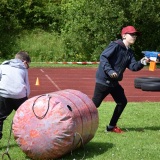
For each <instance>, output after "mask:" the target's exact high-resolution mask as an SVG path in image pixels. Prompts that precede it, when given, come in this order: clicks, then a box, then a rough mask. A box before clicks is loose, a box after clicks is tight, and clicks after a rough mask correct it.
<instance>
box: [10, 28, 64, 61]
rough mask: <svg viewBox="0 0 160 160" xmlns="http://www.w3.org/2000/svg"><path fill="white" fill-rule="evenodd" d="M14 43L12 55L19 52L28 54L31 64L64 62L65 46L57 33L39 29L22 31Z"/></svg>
mask: <svg viewBox="0 0 160 160" xmlns="http://www.w3.org/2000/svg"><path fill="white" fill-rule="evenodd" d="M18 37H19V38H16V41H15V46H16V47H15V48H13V49H12V50H14V53H17V52H18V51H19V50H25V51H27V52H29V54H30V56H31V57H32V61H33V62H41V61H42V62H43V61H59V60H60V61H61V60H65V57H66V54H65V46H64V44H63V41H62V40H61V39H60V38H59V35H58V34H57V33H48V32H45V31H43V30H40V29H36V30H33V31H31V32H28V31H23V32H22V33H21V34H20V35H19V36H18Z"/></svg>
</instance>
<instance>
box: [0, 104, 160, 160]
mask: <svg viewBox="0 0 160 160" xmlns="http://www.w3.org/2000/svg"><path fill="white" fill-rule="evenodd" d="M114 106H115V103H114V102H103V103H102V105H101V106H100V108H99V109H98V111H99V128H98V130H97V132H96V134H95V137H94V138H93V139H92V140H91V141H90V142H89V143H88V144H86V145H85V146H84V148H79V149H77V150H75V151H73V153H72V154H71V153H69V154H67V155H64V156H63V157H62V158H61V159H59V160H80V159H82V158H84V159H85V160H159V159H160V154H159V151H160V148H159V139H160V123H159V122H160V121H159V113H160V105H159V103H158V102H156V103H149V102H145V103H128V105H127V107H126V108H125V110H124V112H123V114H122V116H121V118H120V119H119V122H118V126H119V127H121V128H122V129H123V130H124V131H125V133H123V134H116V133H105V127H106V125H107V124H108V123H109V120H110V118H111V115H112V113H113V110H114ZM13 116H14V112H13V113H12V114H11V115H10V116H9V117H8V119H7V120H6V121H5V125H4V132H3V133H4V136H3V138H2V139H1V141H0V156H1V157H0V159H2V154H3V153H4V152H5V150H6V148H7V144H8V138H9V131H10V124H11V120H12V118H13ZM9 154H10V157H11V159H12V160H30V158H28V157H26V155H25V154H24V153H23V152H22V151H21V149H20V148H19V147H18V145H17V143H16V142H15V140H14V137H13V135H12V136H11V140H10V147H9ZM3 160H8V157H7V156H6V155H5V156H4V159H3Z"/></svg>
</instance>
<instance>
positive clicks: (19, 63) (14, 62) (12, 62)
mask: <svg viewBox="0 0 160 160" xmlns="http://www.w3.org/2000/svg"><path fill="white" fill-rule="evenodd" d="M1 65H10V66H12V67H15V68H21V69H26V67H25V65H24V63H23V62H22V61H21V60H20V59H11V60H7V61H4V62H3V63H2V64H1Z"/></svg>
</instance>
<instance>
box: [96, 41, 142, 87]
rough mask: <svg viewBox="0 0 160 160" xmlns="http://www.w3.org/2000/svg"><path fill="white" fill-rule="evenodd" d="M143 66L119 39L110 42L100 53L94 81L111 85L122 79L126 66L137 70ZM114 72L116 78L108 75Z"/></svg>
mask: <svg viewBox="0 0 160 160" xmlns="http://www.w3.org/2000/svg"><path fill="white" fill-rule="evenodd" d="M143 67H144V65H143V64H141V62H140V61H136V60H135V57H134V53H133V51H132V50H131V49H130V48H129V49H127V48H126V47H125V45H124V43H123V41H122V40H121V39H119V40H117V41H114V42H111V43H110V44H109V46H108V47H107V48H106V49H105V50H104V51H103V52H102V53H101V55H100V64H99V67H98V70H97V72H96V82H97V83H100V84H103V85H106V86H110V87H113V86H115V85H117V84H118V81H121V80H122V79H123V72H124V71H125V69H126V68H128V69H130V70H132V71H138V70H140V69H142V68H143ZM113 72H116V73H117V75H118V78H111V77H110V75H111V74H112V73H113Z"/></svg>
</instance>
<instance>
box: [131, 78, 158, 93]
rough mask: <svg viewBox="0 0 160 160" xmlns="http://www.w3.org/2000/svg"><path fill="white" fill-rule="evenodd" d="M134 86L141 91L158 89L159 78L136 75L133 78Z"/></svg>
mask: <svg viewBox="0 0 160 160" xmlns="http://www.w3.org/2000/svg"><path fill="white" fill-rule="evenodd" d="M134 87H135V88H138V89H142V90H143V91H160V78H159V77H137V78H135V79H134Z"/></svg>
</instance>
